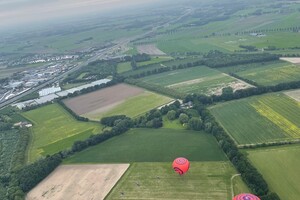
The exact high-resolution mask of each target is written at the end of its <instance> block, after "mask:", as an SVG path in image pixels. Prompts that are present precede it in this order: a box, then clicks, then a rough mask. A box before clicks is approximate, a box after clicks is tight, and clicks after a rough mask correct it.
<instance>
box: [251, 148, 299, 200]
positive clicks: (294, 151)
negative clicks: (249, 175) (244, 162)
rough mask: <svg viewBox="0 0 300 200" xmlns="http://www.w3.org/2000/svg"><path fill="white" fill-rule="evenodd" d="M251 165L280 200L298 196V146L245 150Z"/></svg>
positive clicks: (291, 199)
mask: <svg viewBox="0 0 300 200" xmlns="http://www.w3.org/2000/svg"><path fill="white" fill-rule="evenodd" d="M246 152H247V155H248V158H249V159H250V161H251V162H252V163H253V165H254V166H255V167H256V168H257V169H258V171H259V172H260V173H261V174H262V175H263V177H264V179H265V180H266V181H267V183H268V185H269V188H270V190H271V191H275V192H276V193H277V194H278V195H279V197H280V199H284V200H295V199H298V198H299V196H300V185H299V181H300V174H299V165H300V160H299V154H300V146H299V145H289V146H282V147H270V148H261V149H257V150H247V151H246Z"/></svg>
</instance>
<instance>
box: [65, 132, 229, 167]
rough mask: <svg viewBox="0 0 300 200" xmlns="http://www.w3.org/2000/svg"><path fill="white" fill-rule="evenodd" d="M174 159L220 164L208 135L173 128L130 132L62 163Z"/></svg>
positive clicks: (218, 153)
mask: <svg viewBox="0 0 300 200" xmlns="http://www.w3.org/2000/svg"><path fill="white" fill-rule="evenodd" d="M178 156H184V157H187V158H188V159H189V160H191V161H224V160H226V157H225V155H224V153H223V151H222V150H221V149H220V148H219V146H218V144H217V142H216V139H215V138H214V137H213V136H212V135H208V134H207V133H203V132H196V131H188V130H176V129H165V128H161V129H132V130H130V131H129V132H127V133H124V134H122V135H120V136H117V137H114V138H112V139H110V140H107V141H105V142H103V143H101V144H99V145H96V146H93V147H91V148H88V149H86V150H84V151H82V152H79V153H76V154H75V155H73V156H71V157H70V158H67V159H66V160H65V161H64V163H67V164H75V163H120V162H121V163H131V162H171V161H173V159H174V158H176V157H178Z"/></svg>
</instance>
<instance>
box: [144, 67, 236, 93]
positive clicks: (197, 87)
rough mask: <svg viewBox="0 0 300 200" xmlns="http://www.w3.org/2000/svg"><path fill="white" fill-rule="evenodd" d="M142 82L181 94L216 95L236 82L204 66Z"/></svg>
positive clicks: (168, 73)
mask: <svg viewBox="0 0 300 200" xmlns="http://www.w3.org/2000/svg"><path fill="white" fill-rule="evenodd" d="M141 80H142V81H144V82H147V83H151V84H157V85H160V86H163V87H170V88H172V89H175V90H177V91H179V92H182V93H186V94H187V93H205V94H216V93H220V92H221V91H222V88H223V87H226V86H229V85H230V84H234V83H235V82H237V80H236V79H234V78H233V77H230V76H227V75H225V74H223V73H220V72H219V71H217V70H215V69H211V68H208V67H205V66H199V67H192V68H187V69H180V70H175V71H169V72H165V73H160V74H156V75H152V76H148V77H145V78H142V79H141Z"/></svg>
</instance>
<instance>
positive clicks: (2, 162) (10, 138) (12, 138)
mask: <svg viewBox="0 0 300 200" xmlns="http://www.w3.org/2000/svg"><path fill="white" fill-rule="evenodd" d="M18 140H19V132H18V131H16V130H11V131H0V166H1V167H0V175H6V174H7V173H8V172H9V170H10V168H11V160H12V158H13V155H14V153H15V149H16V145H17V141H18Z"/></svg>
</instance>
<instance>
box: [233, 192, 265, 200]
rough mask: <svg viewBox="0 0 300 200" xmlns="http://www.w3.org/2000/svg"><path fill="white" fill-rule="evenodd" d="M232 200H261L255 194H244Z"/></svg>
mask: <svg viewBox="0 0 300 200" xmlns="http://www.w3.org/2000/svg"><path fill="white" fill-rule="evenodd" d="M232 200H260V198H258V197H257V196H255V195H253V194H247V193H244V194H239V195H237V196H235V197H234V198H233V199H232Z"/></svg>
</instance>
